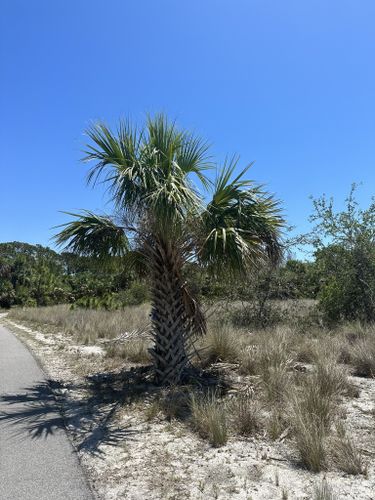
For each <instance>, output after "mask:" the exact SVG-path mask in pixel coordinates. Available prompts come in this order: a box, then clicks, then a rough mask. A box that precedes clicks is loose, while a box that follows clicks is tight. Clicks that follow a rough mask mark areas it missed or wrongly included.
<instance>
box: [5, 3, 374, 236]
mask: <svg viewBox="0 0 375 500" xmlns="http://www.w3.org/2000/svg"><path fill="white" fill-rule="evenodd" d="M374 22H375V2H374V0H351V1H348V0H329V1H327V0H295V1H292V0H283V1H281V0H272V1H271V0H53V1H52V0H32V1H30V0H1V8H0V51H1V54H0V55H1V59H0V64H1V74H0V89H1V92H0V96H1V102H0V110H1V115H0V116H1V122H0V123H1V125H0V126H1V130H0V132H1V133H0V149H1V156H0V172H1V176H0V183H1V190H0V241H13V240H20V241H26V242H30V243H41V244H49V245H51V242H50V241H49V239H50V237H51V236H52V234H53V231H52V230H51V227H52V226H54V225H56V224H59V223H62V222H63V221H64V220H66V217H65V216H64V215H62V214H61V213H59V210H75V209H78V208H89V209H101V210H105V209H106V208H107V209H108V210H109V207H108V206H107V207H106V205H105V198H104V197H103V193H102V192H101V191H98V190H92V189H91V188H87V187H86V185H85V182H84V178H85V173H86V170H87V165H85V164H82V163H80V161H79V160H80V158H81V156H82V154H81V150H82V148H83V146H84V143H85V137H84V134H83V131H84V129H85V128H86V127H87V125H88V124H89V123H90V122H91V121H92V120H96V119H103V120H105V121H107V122H108V123H109V124H115V123H116V120H117V119H118V118H119V117H126V116H130V117H132V118H133V119H134V120H137V121H141V120H143V118H144V117H145V114H146V113H148V112H151V113H153V112H155V111H165V112H167V113H168V114H169V115H170V116H171V117H172V118H176V119H177V121H178V123H180V124H181V125H182V126H184V127H186V128H191V129H193V130H194V131H196V132H198V133H199V134H201V135H202V136H204V137H205V138H207V139H208V140H209V142H211V143H212V144H213V147H212V152H213V153H214V154H215V155H216V156H217V158H218V159H219V160H222V159H223V158H224V157H225V155H226V154H233V153H239V154H240V155H241V165H245V164H246V163H248V162H250V161H252V160H256V163H255V165H254V167H253V168H252V171H251V177H252V178H254V179H256V180H257V181H260V182H263V183H266V184H267V186H268V188H269V189H270V190H271V191H272V192H274V193H276V195H277V196H278V197H279V198H281V199H282V200H283V203H284V209H285V213H286V215H287V217H288V221H289V223H290V224H293V225H295V226H297V228H298V230H300V231H305V230H306V229H307V227H308V226H307V217H308V215H309V213H310V212H311V201H310V200H309V195H314V196H318V195H320V194H322V193H323V192H325V193H327V194H328V195H333V196H334V197H335V198H337V200H342V199H343V198H344V197H345V195H346V193H347V192H348V190H349V187H350V184H351V183H352V182H353V181H357V182H361V181H362V182H363V186H362V188H361V189H360V191H359V197H360V201H361V203H362V204H363V205H366V204H367V203H368V202H369V200H370V197H371V195H373V194H375V64H374V63H375V30H374Z"/></svg>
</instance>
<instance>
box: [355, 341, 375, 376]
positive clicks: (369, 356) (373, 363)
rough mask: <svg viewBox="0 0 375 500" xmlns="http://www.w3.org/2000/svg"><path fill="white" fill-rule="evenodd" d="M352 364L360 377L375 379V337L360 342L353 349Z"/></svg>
mask: <svg viewBox="0 0 375 500" xmlns="http://www.w3.org/2000/svg"><path fill="white" fill-rule="evenodd" d="M351 364H352V365H353V367H354V370H355V374H356V375H358V376H360V377H375V336H374V338H370V339H364V340H360V341H359V342H358V343H357V344H356V345H355V346H354V347H353V349H352V352H351Z"/></svg>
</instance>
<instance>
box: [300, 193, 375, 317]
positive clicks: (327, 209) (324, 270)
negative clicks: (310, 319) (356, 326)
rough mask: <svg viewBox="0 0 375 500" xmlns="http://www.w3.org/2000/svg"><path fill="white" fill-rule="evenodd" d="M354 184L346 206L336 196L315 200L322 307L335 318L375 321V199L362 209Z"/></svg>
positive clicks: (314, 236)
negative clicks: (338, 207)
mask: <svg viewBox="0 0 375 500" xmlns="http://www.w3.org/2000/svg"><path fill="white" fill-rule="evenodd" d="M355 190H356V185H355V184H353V185H352V188H351V191H350V193H349V196H348V197H347V199H346V201H345V202H346V204H345V208H344V210H342V211H335V209H334V203H333V200H332V199H329V200H328V199H327V198H326V197H325V196H322V197H321V198H318V199H316V200H313V203H314V214H313V215H312V217H311V218H310V220H311V221H312V222H313V223H315V227H314V229H313V231H312V232H311V234H310V235H309V240H310V242H311V243H312V244H313V245H314V247H315V259H316V262H315V266H316V272H317V273H318V274H319V275H320V280H321V284H320V292H319V294H318V298H319V301H320V307H321V309H322V311H323V312H324V314H325V316H326V318H327V319H328V320H331V321H338V320H341V319H360V320H363V321H374V320H375V200H374V199H373V200H372V201H371V203H370V205H369V207H368V208H366V209H361V208H360V207H359V204H358V202H357V201H356V199H355Z"/></svg>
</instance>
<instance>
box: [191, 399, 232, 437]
mask: <svg viewBox="0 0 375 500" xmlns="http://www.w3.org/2000/svg"><path fill="white" fill-rule="evenodd" d="M191 420H192V424H193V427H194V429H195V430H196V431H197V432H198V433H199V434H200V436H201V437H203V438H205V439H207V440H208V441H209V442H210V443H211V444H212V446H215V447H219V446H222V445H223V444H225V443H226V442H227V440H228V422H227V414H226V409H225V407H224V403H223V402H222V401H221V400H220V399H219V398H218V396H217V394H216V393H215V392H210V393H208V394H204V395H196V394H194V393H193V394H192V396H191Z"/></svg>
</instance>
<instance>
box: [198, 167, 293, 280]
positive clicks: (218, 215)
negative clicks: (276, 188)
mask: <svg viewBox="0 0 375 500" xmlns="http://www.w3.org/2000/svg"><path fill="white" fill-rule="evenodd" d="M236 166H237V159H236V158H233V159H232V160H230V161H229V162H227V163H226V164H225V165H224V168H223V169H222V170H221V173H220V175H219V176H218V178H217V179H216V182H215V187H214V192H213V196H212V200H211V202H209V203H208V205H207V208H206V210H205V211H204V212H203V213H202V233H201V236H200V243H199V247H200V248H199V252H198V257H199V260H200V262H201V263H202V264H203V265H205V266H207V267H209V268H211V269H213V270H215V272H217V271H218V270H220V269H221V270H224V269H229V270H230V271H232V272H234V273H237V272H239V273H244V272H246V271H247V270H248V269H250V268H251V267H252V266H254V265H255V264H256V263H257V262H259V260H262V259H271V260H272V261H273V262H277V261H278V260H279V259H280V258H281V246H280V242H279V240H280V230H281V228H282V226H283V219H282V216H281V210H280V207H279V204H278V202H277V201H275V200H274V199H273V198H272V197H271V196H269V195H266V194H265V193H264V192H263V191H262V188H261V187H260V186H257V185H255V184H254V183H253V182H252V181H249V180H247V179H244V178H243V176H244V174H245V173H246V172H247V170H248V169H249V168H250V166H251V164H250V165H249V166H247V167H246V168H245V169H244V170H243V171H242V172H241V173H240V174H239V175H237V176H236V177H235V178H234V179H233V180H231V179H232V176H233V173H234V171H235V168H236Z"/></svg>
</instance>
